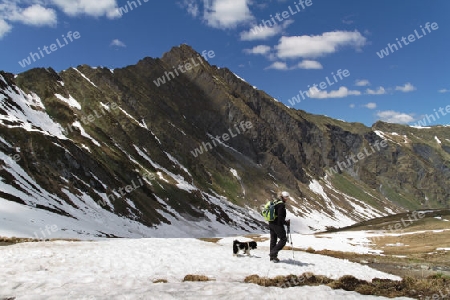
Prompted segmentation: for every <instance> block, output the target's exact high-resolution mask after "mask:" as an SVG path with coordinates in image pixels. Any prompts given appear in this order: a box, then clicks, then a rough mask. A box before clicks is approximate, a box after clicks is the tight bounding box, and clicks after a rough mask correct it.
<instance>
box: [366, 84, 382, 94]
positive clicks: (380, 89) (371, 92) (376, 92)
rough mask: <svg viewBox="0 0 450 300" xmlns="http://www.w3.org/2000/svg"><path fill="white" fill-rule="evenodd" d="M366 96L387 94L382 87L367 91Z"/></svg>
mask: <svg viewBox="0 0 450 300" xmlns="http://www.w3.org/2000/svg"><path fill="white" fill-rule="evenodd" d="M366 94H368V95H384V94H387V92H386V90H385V89H384V87H382V86H380V87H378V89H376V90H372V89H367V90H366Z"/></svg>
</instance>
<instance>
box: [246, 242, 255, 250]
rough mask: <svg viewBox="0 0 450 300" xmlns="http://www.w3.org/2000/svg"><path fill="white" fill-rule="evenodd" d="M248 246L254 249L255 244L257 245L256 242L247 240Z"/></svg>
mask: <svg viewBox="0 0 450 300" xmlns="http://www.w3.org/2000/svg"><path fill="white" fill-rule="evenodd" d="M248 246H249V247H250V249H252V250H253V249H256V246H257V244H256V242H254V241H252V242H248Z"/></svg>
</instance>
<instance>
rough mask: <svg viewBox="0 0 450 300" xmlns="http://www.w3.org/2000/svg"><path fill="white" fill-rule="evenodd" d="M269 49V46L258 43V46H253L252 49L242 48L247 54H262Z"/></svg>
mask: <svg viewBox="0 0 450 300" xmlns="http://www.w3.org/2000/svg"><path fill="white" fill-rule="evenodd" d="M270 49H271V48H270V47H269V46H266V45H258V46H255V47H253V48H252V49H244V52H245V53H248V54H262V55H264V54H267V53H269V52H270Z"/></svg>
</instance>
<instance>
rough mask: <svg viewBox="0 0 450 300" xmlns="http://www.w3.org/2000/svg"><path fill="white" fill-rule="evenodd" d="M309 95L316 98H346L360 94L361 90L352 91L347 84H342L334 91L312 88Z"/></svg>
mask: <svg viewBox="0 0 450 300" xmlns="http://www.w3.org/2000/svg"><path fill="white" fill-rule="evenodd" d="M308 93H309V97H311V98H316V99H328V98H345V97H348V96H359V95H361V92H360V91H352V90H349V89H348V88H347V87H345V86H341V87H340V88H339V89H338V90H334V91H330V92H327V91H321V90H319V89H318V88H310V89H309V91H308Z"/></svg>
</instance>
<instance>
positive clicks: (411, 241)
mask: <svg viewBox="0 0 450 300" xmlns="http://www.w3.org/2000/svg"><path fill="white" fill-rule="evenodd" d="M370 240H371V242H372V243H374V244H375V245H376V246H375V249H379V250H383V252H384V254H386V255H412V254H423V253H429V252H433V251H435V250H436V248H440V247H443V248H448V247H450V231H449V230H447V231H443V232H432V231H430V232H423V233H414V234H413V233H411V234H406V235H401V236H382V237H375V238H370ZM425 241H426V242H425ZM397 243H401V244H403V245H404V246H386V245H387V244H397Z"/></svg>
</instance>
